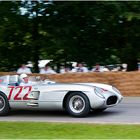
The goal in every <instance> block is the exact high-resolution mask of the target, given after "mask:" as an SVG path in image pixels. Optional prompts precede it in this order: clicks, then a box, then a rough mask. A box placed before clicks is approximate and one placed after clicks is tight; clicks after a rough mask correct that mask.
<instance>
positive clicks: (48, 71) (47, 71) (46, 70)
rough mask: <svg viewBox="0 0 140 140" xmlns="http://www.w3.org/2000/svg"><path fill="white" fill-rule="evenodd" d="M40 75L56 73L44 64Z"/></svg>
mask: <svg viewBox="0 0 140 140" xmlns="http://www.w3.org/2000/svg"><path fill="white" fill-rule="evenodd" d="M40 74H56V72H55V71H54V70H53V69H52V68H51V67H50V66H49V65H48V64H46V65H45V67H44V68H42V69H41V70H40Z"/></svg>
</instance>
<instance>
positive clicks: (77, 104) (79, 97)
mask: <svg viewBox="0 0 140 140" xmlns="http://www.w3.org/2000/svg"><path fill="white" fill-rule="evenodd" d="M66 110H67V111H68V113H69V114H71V115H72V116H74V117H84V116H86V115H87V114H88V113H89V112H90V103H89V99H88V97H87V96H86V95H85V94H84V93H82V92H72V93H71V94H69V96H68V97H67V100H66Z"/></svg>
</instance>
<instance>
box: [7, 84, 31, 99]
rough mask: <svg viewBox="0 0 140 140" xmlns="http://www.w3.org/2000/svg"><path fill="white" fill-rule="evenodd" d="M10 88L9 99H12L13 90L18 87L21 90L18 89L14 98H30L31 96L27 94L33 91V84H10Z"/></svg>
mask: <svg viewBox="0 0 140 140" xmlns="http://www.w3.org/2000/svg"><path fill="white" fill-rule="evenodd" d="M8 88H10V91H9V96H8V100H10V99H11V97H12V94H13V93H14V92H13V91H14V90H16V89H19V90H18V91H17V93H15V95H14V97H13V99H14V100H29V98H28V97H27V96H28V95H29V93H30V92H31V89H32V87H31V86H17V87H15V86H9V87H8ZM26 89H27V92H26V93H24V94H21V93H22V92H23V90H26Z"/></svg>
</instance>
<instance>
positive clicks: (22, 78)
mask: <svg viewBox="0 0 140 140" xmlns="http://www.w3.org/2000/svg"><path fill="white" fill-rule="evenodd" d="M25 77H28V75H27V74H25V73H22V74H21V75H20V76H19V80H20V81H21V82H24V78H25Z"/></svg>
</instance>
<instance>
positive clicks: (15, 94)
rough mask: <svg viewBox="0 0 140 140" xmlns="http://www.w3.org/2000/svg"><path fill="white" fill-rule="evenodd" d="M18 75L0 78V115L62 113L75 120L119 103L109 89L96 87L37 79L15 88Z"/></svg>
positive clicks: (119, 95)
mask: <svg viewBox="0 0 140 140" xmlns="http://www.w3.org/2000/svg"><path fill="white" fill-rule="evenodd" d="M18 79H19V77H18V75H12V76H10V75H7V76H2V77H0V115H7V113H8V112H9V111H10V109H28V110H29V109H32V110H66V111H67V112H68V113H69V114H70V115H72V116H75V117H83V116H87V115H88V114H89V112H90V111H91V110H93V111H95V112H96V111H103V110H105V109H106V108H108V107H112V106H115V105H117V104H118V103H119V102H120V101H121V100H122V95H121V93H120V92H119V91H118V90H117V89H116V88H115V87H113V86H111V85H107V84H99V83H56V82H54V81H49V80H44V81H40V80H38V78H37V79H35V80H31V81H30V82H29V84H28V85H25V86H19V83H18Z"/></svg>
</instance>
